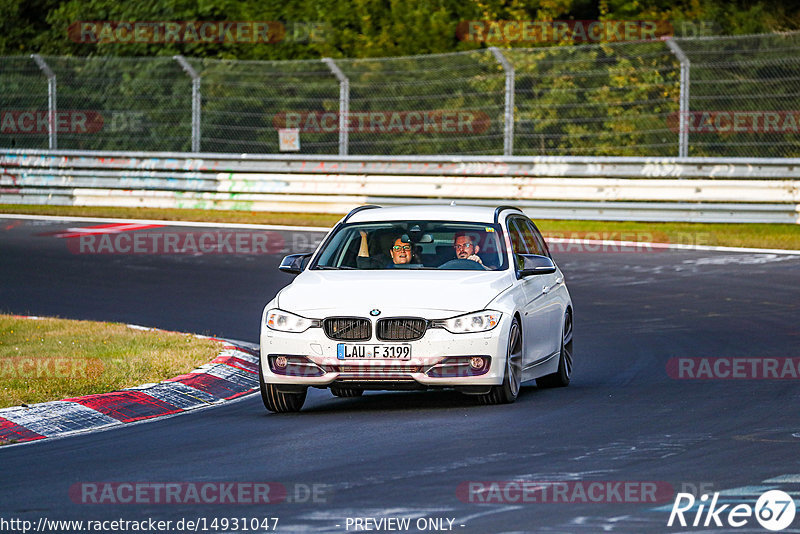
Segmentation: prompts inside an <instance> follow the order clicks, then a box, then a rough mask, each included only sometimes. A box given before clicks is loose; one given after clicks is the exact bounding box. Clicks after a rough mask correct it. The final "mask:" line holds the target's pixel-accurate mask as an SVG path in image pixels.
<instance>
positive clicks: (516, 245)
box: [507, 218, 528, 271]
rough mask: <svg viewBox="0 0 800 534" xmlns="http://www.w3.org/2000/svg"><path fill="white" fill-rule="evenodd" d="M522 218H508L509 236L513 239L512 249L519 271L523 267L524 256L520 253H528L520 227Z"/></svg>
mask: <svg viewBox="0 0 800 534" xmlns="http://www.w3.org/2000/svg"><path fill="white" fill-rule="evenodd" d="M519 222H520V220H519V219H517V218H510V219H508V222H507V224H508V237H509V239H510V240H511V251H512V252H513V253H514V265H515V266H516V269H517V270H518V271H519V270H520V269H522V263H523V262H522V258H521V257H520V256H519V255H520V254H527V253H528V248H527V247H526V246H525V239H524V238H523V237H522V232H521V231H520V229H519Z"/></svg>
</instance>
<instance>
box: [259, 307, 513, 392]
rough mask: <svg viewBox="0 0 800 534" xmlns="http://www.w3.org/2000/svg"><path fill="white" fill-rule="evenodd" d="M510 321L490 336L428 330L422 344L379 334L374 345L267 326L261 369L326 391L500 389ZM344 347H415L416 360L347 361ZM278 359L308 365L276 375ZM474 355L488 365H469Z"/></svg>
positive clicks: (279, 380) (267, 376) (274, 379)
mask: <svg viewBox="0 0 800 534" xmlns="http://www.w3.org/2000/svg"><path fill="white" fill-rule="evenodd" d="M503 319H505V317H504V318H503ZM506 322H507V321H505V320H501V322H500V324H498V325H497V326H496V327H495V328H494V329H492V330H490V331H488V332H480V333H471V334H452V333H450V332H448V331H447V330H445V329H443V328H429V329H428V330H427V331H426V332H425V335H424V336H423V337H422V338H421V339H419V340H416V341H395V342H384V341H379V340H377V339H376V338H375V337H374V335H373V339H371V340H370V341H363V342H345V341H337V340H333V339H330V338H329V337H328V336H326V335H325V332H324V331H323V329H322V328H309V329H308V330H306V331H305V332H302V333H299V334H298V333H286V332H278V331H275V330H271V329H269V328H267V327H265V326H262V329H261V367H262V373H263V377H264V382H266V383H270V384H291V385H306V386H314V387H321V388H325V387H328V386H330V385H342V386H343V387H347V386H348V385H350V386H354V385H356V384H358V385H359V386H364V387H370V386H372V387H374V388H375V389H396V388H409V389H413V388H419V387H422V388H434V387H458V386H466V387H468V386H493V385H498V384H500V383H502V381H503V376H504V369H505V358H506V350H507V346H506V344H507V338H508V336H507V328H508V327H507V326H506ZM373 331H374V330H373ZM340 343H348V344H350V343H355V344H360V345H361V344H364V345H397V344H408V345H410V346H411V358H410V359H409V360H394V359H388V360H386V359H382V360H373V359H363V360H361V359H359V360H342V359H339V358H338V357H337V350H338V345H339V344H340ZM278 356H285V357H287V359H289V361H290V362H291V361H296V362H301V361H304V362H307V364H303V365H301V366H297V367H295V366H292V367H291V372H289V373H288V374H281V373H278V372H274V365H275V363H274V360H275V358H276V357H278ZM473 356H480V357H483V358H485V359H488V362H487V365H486V367H485V368H482V369H477V370H476V369H474V368H471V367H470V366H469V363H468V362H469V359H470V358H471V357H473ZM284 373H285V371H284Z"/></svg>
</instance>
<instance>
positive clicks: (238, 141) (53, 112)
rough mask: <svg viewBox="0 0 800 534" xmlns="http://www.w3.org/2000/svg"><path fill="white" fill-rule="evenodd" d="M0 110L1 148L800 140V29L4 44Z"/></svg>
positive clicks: (527, 146) (696, 144) (738, 148)
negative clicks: (126, 53) (222, 56)
mask: <svg viewBox="0 0 800 534" xmlns="http://www.w3.org/2000/svg"><path fill="white" fill-rule="evenodd" d="M0 114H1V115H0V147H3V148H40V149H47V148H52V149H55V148H59V149H82V150H137V151H138V150H146V151H169V152H190V151H196V152H221V153H279V152H280V151H281V148H282V147H281V145H280V143H279V131H281V130H287V129H288V130H296V131H297V138H298V139H299V151H298V152H299V153H301V154H320V155H322V154H331V155H333V154H350V155H416V154H419V155H440V154H454V155H455V154H465V155H466V154H473V155H503V154H506V155H520V156H522V155H584V156H654V157H658V156H723V157H798V156H800V32H794V33H785V34H764V35H750V36H736V37H699V38H673V39H665V40H657V41H646V42H628V43H606V44H593V45H580V46H556V47H540V48H527V49H526V48H511V49H481V50H476V51H470V52H459V53H451V54H439V55H428V56H414V57H400V58H380V59H337V60H330V59H326V60H305V61H227V60H225V61H223V60H210V59H196V58H185V59H184V58H180V57H178V58H164V57H159V58H118V57H88V58H82V57H81V58H78V57H38V56H36V57H1V58H0ZM290 133H291V132H290ZM283 148H285V147H283ZM294 148H295V149H296V148H297V147H294Z"/></svg>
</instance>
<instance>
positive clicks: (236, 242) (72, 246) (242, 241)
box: [67, 230, 286, 255]
mask: <svg viewBox="0 0 800 534" xmlns="http://www.w3.org/2000/svg"><path fill="white" fill-rule="evenodd" d="M285 246H286V243H285V240H284V238H283V236H282V235H281V234H280V233H278V232H270V231H265V232H258V231H220V230H217V231H210V230H209V231H205V232H174V231H164V232H141V231H139V232H121V233H96V234H93V233H86V234H85V235H76V236H74V237H69V238H67V248H68V249H69V251H70V252H71V253H73V254H140V255H147V254H190V255H198V254H234V255H256V254H278V253H280V252H282V251H283V250H284V248H285Z"/></svg>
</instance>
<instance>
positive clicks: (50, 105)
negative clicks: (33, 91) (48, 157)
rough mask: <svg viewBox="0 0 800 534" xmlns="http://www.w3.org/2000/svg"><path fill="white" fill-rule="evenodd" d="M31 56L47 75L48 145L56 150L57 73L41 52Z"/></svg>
mask: <svg viewBox="0 0 800 534" xmlns="http://www.w3.org/2000/svg"><path fill="white" fill-rule="evenodd" d="M31 57H32V58H33V60H34V61H35V62H36V64H37V65H38V66H39V68H40V69H41V71H42V72H43V73H44V75H45V76H47V146H48V148H49V149H50V150H55V149H56V148H58V138H57V137H56V109H57V106H56V73H55V72H53V69H51V68H50V65H48V64H47V63H46V62H45V60H44V58H42V56H40V55H39V54H31Z"/></svg>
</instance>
